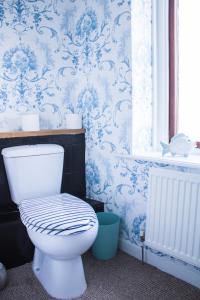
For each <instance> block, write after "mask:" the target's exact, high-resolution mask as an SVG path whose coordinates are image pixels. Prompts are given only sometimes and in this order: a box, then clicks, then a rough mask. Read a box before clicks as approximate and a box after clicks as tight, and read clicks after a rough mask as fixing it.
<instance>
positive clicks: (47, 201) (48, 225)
mask: <svg viewBox="0 0 200 300" xmlns="http://www.w3.org/2000/svg"><path fill="white" fill-rule="evenodd" d="M19 211H20V217H21V220H22V223H23V224H24V225H25V226H26V227H27V228H28V229H30V230H33V231H36V232H38V233H44V234H48V235H65V236H66V235H70V234H75V233H81V232H83V231H86V230H89V229H91V228H92V227H93V226H94V225H95V223H96V222H97V217H96V214H95V211H94V210H93V208H92V207H91V206H90V205H89V204H88V203H86V202H85V201H83V200H81V199H79V198H77V197H75V196H72V195H70V194H67V193H63V194H58V195H54V196H49V197H44V198H36V199H28V200H23V201H22V202H21V203H20V205H19Z"/></svg>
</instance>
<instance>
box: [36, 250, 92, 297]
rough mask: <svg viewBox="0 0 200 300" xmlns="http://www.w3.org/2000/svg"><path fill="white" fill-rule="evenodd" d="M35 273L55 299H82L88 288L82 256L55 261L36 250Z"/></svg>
mask: <svg viewBox="0 0 200 300" xmlns="http://www.w3.org/2000/svg"><path fill="white" fill-rule="evenodd" d="M33 272H34V274H35V275H36V277H37V278H38V280H39V281H40V283H41V284H42V286H43V287H44V289H45V290H46V291H47V293H48V294H49V295H50V296H52V297H54V298H58V299H73V298H76V297H80V296H81V295H82V294H83V293H84V292H85V290H86V288H87V284H86V280H85V274H84V270H83V264H82V258H81V256H77V257H74V258H72V259H69V260H55V259H53V258H52V257H50V256H48V255H45V254H44V253H42V252H41V251H40V250H39V249H37V248H35V254H34V260H33Z"/></svg>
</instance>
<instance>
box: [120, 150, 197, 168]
mask: <svg viewBox="0 0 200 300" xmlns="http://www.w3.org/2000/svg"><path fill="white" fill-rule="evenodd" d="M117 156H118V157H121V158H125V159H132V160H145V161H151V162H157V163H164V164H170V165H176V166H181V167H188V168H199V169H200V151H199V150H196V151H195V152H194V154H191V155H189V156H188V157H182V156H174V157H173V156H171V155H170V154H167V155H165V156H162V154H161V152H145V153H134V154H133V155H117Z"/></svg>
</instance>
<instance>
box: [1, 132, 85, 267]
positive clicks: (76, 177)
mask: <svg viewBox="0 0 200 300" xmlns="http://www.w3.org/2000/svg"><path fill="white" fill-rule="evenodd" d="M34 144H58V145H61V146H63V148H64V151H65V153H64V167H63V178H62V187H61V192H62V193H64V192H67V193H70V194H73V195H75V196H77V197H79V198H82V199H85V193H86V191H85V135H84V134H77V135H52V136H51V135H49V136H41V137H40V136H39V137H23V138H8V139H0V152H1V150H2V149H3V148H6V147H13V146H20V145H34ZM32 256H33V245H32V243H31V242H30V240H29V237H28V235H27V233H26V228H25V227H24V225H23V224H22V223H21V220H20V216H19V213H18V212H17V206H16V205H15V204H14V203H13V202H12V200H11V196H10V191H9V187H8V181H7V177H6V172H5V167H4V163H3V157H2V155H0V261H1V262H3V263H4V264H5V265H6V266H7V267H13V266H17V265H20V264H23V263H25V262H27V261H30V260H31V259H32Z"/></svg>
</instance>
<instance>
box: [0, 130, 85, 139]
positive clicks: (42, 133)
mask: <svg viewBox="0 0 200 300" xmlns="http://www.w3.org/2000/svg"><path fill="white" fill-rule="evenodd" d="M82 133H85V129H55V130H40V131H13V132H0V139H6V138H17V137H29V136H47V135H63V134H66V135H68V134H70V135H71V134H72V135H73V134H82Z"/></svg>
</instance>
